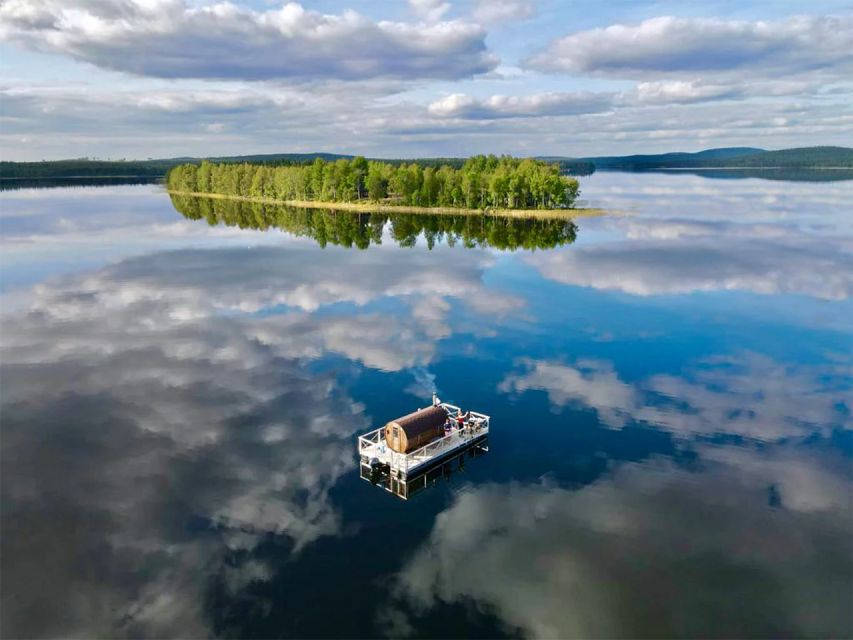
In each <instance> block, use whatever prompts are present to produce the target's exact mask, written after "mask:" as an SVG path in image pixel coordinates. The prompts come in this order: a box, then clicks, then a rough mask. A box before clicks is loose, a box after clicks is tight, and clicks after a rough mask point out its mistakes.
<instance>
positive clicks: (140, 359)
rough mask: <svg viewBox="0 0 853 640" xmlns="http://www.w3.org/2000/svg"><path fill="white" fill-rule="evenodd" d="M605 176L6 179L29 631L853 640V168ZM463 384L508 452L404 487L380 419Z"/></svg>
mask: <svg viewBox="0 0 853 640" xmlns="http://www.w3.org/2000/svg"><path fill="white" fill-rule="evenodd" d="M582 192H583V193H582V198H583V199H584V200H586V201H587V202H588V203H589V204H590V205H591V206H601V207H605V208H607V209H609V210H612V211H615V212H619V213H618V215H611V216H607V217H602V218H582V219H579V220H578V221H577V223H576V225H575V224H572V223H567V222H557V223H555V222H539V223H511V222H507V221H500V220H499V221H495V220H479V219H476V218H474V219H456V218H453V217H451V218H446V217H445V218H440V217H436V218H433V217H430V216H409V217H405V218H404V217H401V218H398V219H395V220H388V219H386V218H382V217H379V216H357V215H354V214H337V215H332V214H329V213H323V212H313V213H311V212H305V211H293V210H290V211H287V210H281V209H276V208H274V207H273V208H270V207H266V208H264V207H252V206H248V207H237V206H233V207H226V206H224V205H221V206H220V207H219V208H214V207H213V206H212V205H211V204H210V202H209V201H208V203H207V204H205V203H201V202H195V203H193V202H184V201H177V200H176V201H175V203H174V204H173V202H172V201H171V200H170V198H169V196H168V195H166V194H165V192H164V191H163V190H162V187H160V186H158V185H151V184H148V185H118V186H99V187H76V188H75V187H63V188H55V189H21V190H14V191H4V192H3V193H2V194H0V225H2V226H0V231H2V253H0V291H2V293H0V296H2V297H0V300H2V303H3V304H2V310H3V311H2V313H3V315H2V352H1V353H2V635H3V636H4V637H31V636H53V637H55V636H64V637H68V636H102V637H107V636H110V637H122V636H132V637H169V636H181V637H205V636H230V637H255V638H261V637H283V636H296V637H367V636H382V635H385V636H395V637H396V636H405V635H410V636H415V637H424V636H427V637H460V638H463V637H464V638H470V637H503V636H511V637H519V636H525V637H527V636H530V637H548V638H553V637H664V636H679V637H681V636H728V637H732V636H738V637H744V636H763V637H769V636H773V637H780V636H793V637H802V636H817V637H827V636H832V637H850V636H851V635H853V620H851V610H850V603H851V601H853V542H851V540H853V538H852V537H851V534H853V507H851V500H853V493H851V492H853V471H851V463H853V424H851V416H850V409H851V386H853V381H852V380H851V359H853V352H851V336H853V326H851V318H853V303H851V294H853V268H851V267H853V258H852V257H851V256H853V253H852V252H851V250H853V226H851V205H850V203H851V202H853V182H849V181H847V182H823V183H810V182H798V183H792V182H785V181H765V180H759V179H744V180H734V181H726V180H715V179H709V178H704V177H700V176H694V175H667V174H623V173H597V174H595V175H593V176H590V177H588V178H584V179H582ZM176 207H177V209H179V210H180V211H179V210H177V209H176ZM434 389H437V390H438V392H439V394H440V396H441V397H442V399H443V400H446V401H449V402H453V403H455V404H461V405H462V406H463V408H465V409H469V408H470V409H474V410H479V411H482V412H485V413H488V414H491V416H492V429H491V435H490V442H489V452H488V454H487V455H484V456H480V457H478V458H476V459H472V460H468V461H466V463H465V465H464V468H463V469H461V470H456V471H455V472H454V473H452V474H450V475H448V477H446V478H442V479H440V480H438V481H437V482H436V483H435V484H434V486H431V487H429V488H428V489H427V490H425V491H423V492H421V493H420V494H418V495H417V496H415V497H414V498H413V499H411V500H409V501H403V500H400V499H399V498H396V497H395V496H392V495H391V494H389V493H386V492H385V491H383V490H381V489H380V488H378V487H376V486H373V485H371V484H370V483H369V482H366V481H365V480H363V479H361V478H360V477H359V471H358V464H357V456H356V451H355V436H356V435H357V434H359V433H362V432H364V431H367V430H368V429H370V428H373V427H375V426H379V425H381V424H384V423H385V422H386V421H388V420H390V419H392V418H395V417H397V416H400V415H402V414H404V413H407V412H409V411H411V410H413V409H415V408H416V407H418V406H424V405H425V404H426V403H427V402H428V400H429V397H430V394H431V392H432V391H433V390H434Z"/></svg>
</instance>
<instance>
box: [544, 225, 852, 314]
mask: <svg viewBox="0 0 853 640" xmlns="http://www.w3.org/2000/svg"><path fill="white" fill-rule="evenodd" d="M618 224H619V225H620V226H623V227H625V226H627V228H628V229H629V230H632V231H630V235H629V239H628V240H624V241H619V242H608V243H602V244H600V245H596V246H584V247H572V250H571V251H564V250H557V251H552V252H550V253H548V254H541V255H532V256H529V257H528V258H527V260H528V261H529V262H530V263H531V264H533V265H534V266H536V267H537V268H538V269H539V270H540V271H541V272H542V274H543V275H545V277H547V278H550V279H552V280H555V281H557V282H562V283H565V284H571V285H576V286H583V287H593V288H595V289H605V290H607V289H609V290H616V291H622V292H624V293H629V294H632V295H637V296H653V295H670V294H685V293H692V292H696V291H734V290H741V291H751V292H754V293H763V294H776V295H778V294H785V293H794V294H800V295H804V296H810V297H814V298H821V299H825V300H845V299H847V298H850V297H851V296H853V272H851V269H850V266H851V258H850V250H851V247H853V240H851V238H850V237H849V236H847V235H841V236H837V237H826V236H822V235H812V234H811V233H809V232H804V231H800V230H795V229H784V228H783V227H772V226H763V225H753V226H749V225H738V224H726V223H716V224H704V225H701V224H696V223H686V222H685V221H672V222H661V221H654V220H646V221H643V222H638V223H632V222H631V221H628V222H627V223H623V222H622V221H619V222H618ZM644 226H646V227H648V228H647V229H645V230H643V229H642V227H644Z"/></svg>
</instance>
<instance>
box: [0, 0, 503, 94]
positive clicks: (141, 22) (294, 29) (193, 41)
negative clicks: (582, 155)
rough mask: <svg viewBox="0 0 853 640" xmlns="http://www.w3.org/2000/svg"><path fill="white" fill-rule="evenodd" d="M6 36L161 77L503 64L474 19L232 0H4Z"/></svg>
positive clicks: (432, 72) (452, 71)
mask: <svg viewBox="0 0 853 640" xmlns="http://www.w3.org/2000/svg"><path fill="white" fill-rule="evenodd" d="M0 38H2V40H4V41H7V42H11V43H14V44H17V45H20V46H23V47H27V48H30V49H34V50H38V51H46V52H56V53H62V54H65V55H68V56H70V57H72V58H74V59H76V60H81V61H84V62H90V63H92V64H94V65H96V66H99V67H102V68H105V69H113V70H117V71H125V72H128V73H132V74H136V75H143V76H155V77H160V78H221V79H242V80H266V79H284V78H287V79H296V80H312V81H316V80H322V79H342V80H364V79H370V78H404V79H406V80H411V79H423V78H445V79H446V78H462V77H467V76H471V75H474V74H478V73H483V72H486V71H489V70H491V69H492V68H494V67H495V66H496V65H497V59H496V58H495V57H494V56H493V55H492V54H490V53H489V52H488V51H487V50H486V46H485V43H484V38H485V31H484V30H483V29H482V27H480V26H478V25H475V24H467V23H464V22H460V21H450V22H440V23H434V24H423V23H422V24H408V23H401V22H389V21H379V22H374V21H371V20H369V19H368V18H366V17H364V16H362V15H359V14H358V13H356V12H354V11H349V10H348V11H344V12H343V13H341V14H340V15H326V14H321V13H318V12H316V11H310V10H307V9H305V8H303V7H302V6H301V5H299V4H297V3H293V2H291V3H288V4H286V5H284V6H282V7H281V8H278V9H269V10H265V11H255V10H252V9H249V8H245V7H241V6H237V5H234V4H230V3H229V2H222V3H219V4H215V5H207V6H192V5H190V4H187V3H186V2H185V1H184V0H164V1H162V2H157V3H153V4H152V3H146V2H142V1H141V0H129V1H128V2H123V3H117V2H105V1H104V2H101V1H98V2H88V3H85V4H79V5H77V6H73V5H71V6H69V5H68V3H66V2H60V1H59V0H36V1H31V0H9V1H8V2H5V3H3V5H2V6H0Z"/></svg>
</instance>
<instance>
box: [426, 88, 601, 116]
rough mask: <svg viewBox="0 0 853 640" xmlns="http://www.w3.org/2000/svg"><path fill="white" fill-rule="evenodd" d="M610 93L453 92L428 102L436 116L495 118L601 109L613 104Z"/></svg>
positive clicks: (576, 112)
mask: <svg viewBox="0 0 853 640" xmlns="http://www.w3.org/2000/svg"><path fill="white" fill-rule="evenodd" d="M614 96H615V94H613V93H592V92H586V91H585V92H577V93H538V94H533V95H529V96H502V95H495V96H490V97H488V98H474V97H471V96H467V95H465V94H460V93H455V94H452V95H449V96H447V97H445V98H441V99H440V100H436V101H435V102H433V103H432V104H430V105H429V108H428V110H429V112H430V113H431V114H432V115H434V116H439V117H454V118H470V119H483V120H489V119H497V118H518V117H532V116H548V115H554V116H562V115H577V114H581V113H601V112H604V111H608V110H609V109H611V108H613V104H614Z"/></svg>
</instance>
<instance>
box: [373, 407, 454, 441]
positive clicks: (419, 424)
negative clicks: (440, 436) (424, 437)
mask: <svg viewBox="0 0 853 640" xmlns="http://www.w3.org/2000/svg"><path fill="white" fill-rule="evenodd" d="M445 420H447V411H445V410H444V407H442V406H433V407H428V408H426V409H421V410H420V411H414V412H412V413H410V414H408V415H405V416H403V417H402V418H397V419H396V420H392V421H391V422H389V423H388V425H386V426H395V425H396V426H398V427H400V428H401V429H402V430H403V432H404V433H405V434H406V437H407V438H413V437H415V436H418V435H420V434H421V433H424V432H425V431H432V430H434V429H435V428H436V427H438V426H440V425H443V424H444V421H445Z"/></svg>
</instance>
